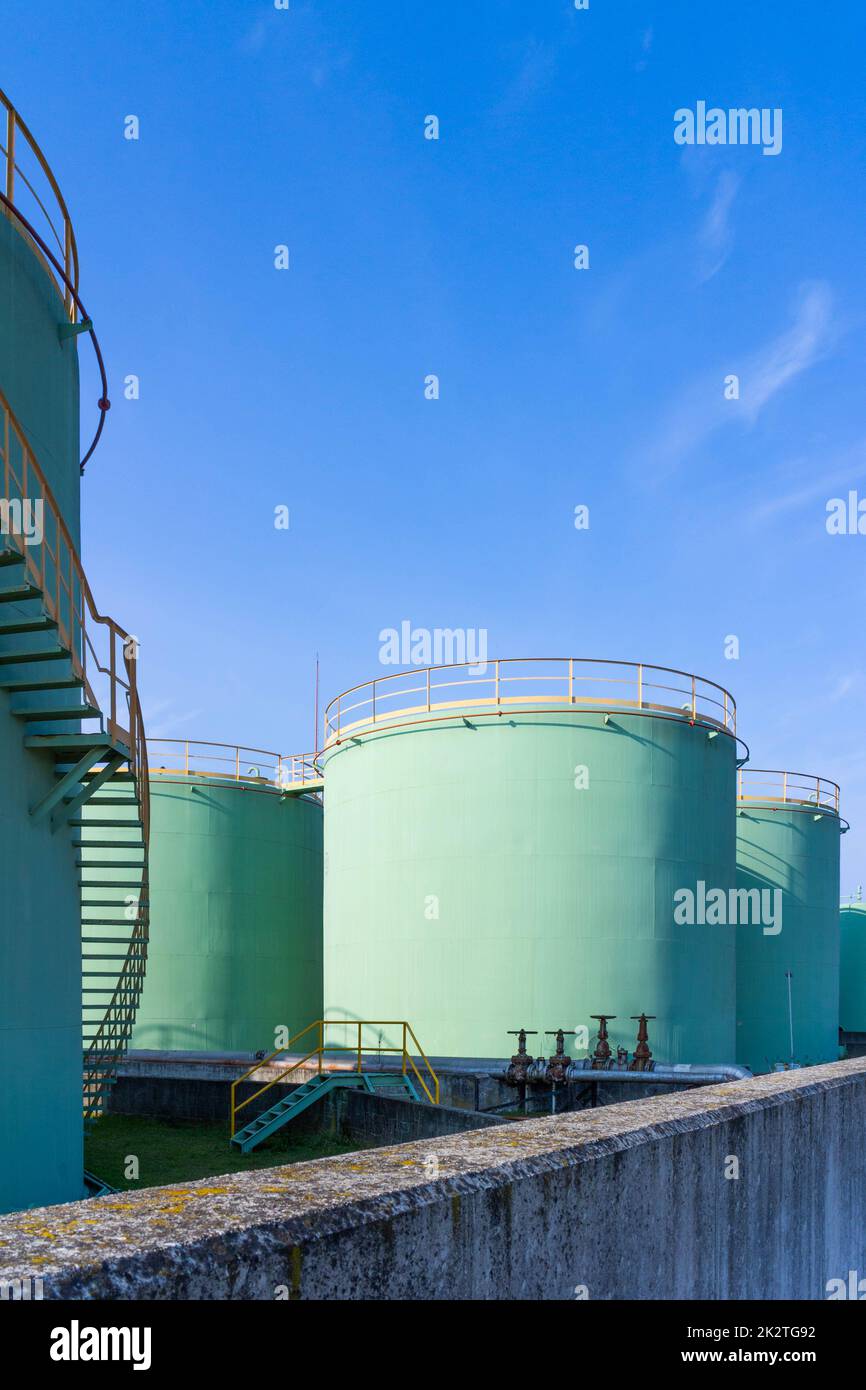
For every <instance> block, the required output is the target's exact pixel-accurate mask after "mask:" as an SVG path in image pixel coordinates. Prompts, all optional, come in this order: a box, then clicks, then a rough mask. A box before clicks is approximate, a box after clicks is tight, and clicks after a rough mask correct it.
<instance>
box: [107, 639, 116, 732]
mask: <svg viewBox="0 0 866 1390" xmlns="http://www.w3.org/2000/svg"><path fill="white" fill-rule="evenodd" d="M108 634H109V636H108V651H109V657H108V679H109V680H110V682H111V701H110V704H111V722H112V724H113V725H114V727H115V729H116V728H117V643H116V641H115V636H116V634H115V631H114V628H113V627H109V629H108Z"/></svg>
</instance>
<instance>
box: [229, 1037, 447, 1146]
mask: <svg viewBox="0 0 866 1390" xmlns="http://www.w3.org/2000/svg"><path fill="white" fill-rule="evenodd" d="M371 1028H372V1029H377V1030H378V1033H377V1036H376V1038H375V1041H372V1042H371V1040H370V1037H369V1030H370V1029H371ZM365 1029H366V1030H368V1032H367V1034H366V1035H365V1032H364V1030H365ZM396 1029H399V1030H400V1033H399V1034H397V1033H396V1032H395V1031H394V1030H396ZM385 1030H387V1032H386V1031H385ZM335 1032H336V1033H337V1034H338V1036H339V1038H340V1039H342V1041H337V1040H336V1039H335V1038H334V1033H335ZM347 1036H350V1037H351V1038H352V1041H351V1042H348V1043H347V1042H346V1041H345V1038H346V1037H347ZM398 1036H399V1037H400V1042H399V1044H398V1043H397V1042H396V1041H393V1042H388V1041H386V1038H394V1039H396V1038H397V1037H398ZM300 1043H302V1046H301V1047H300V1048H299V1047H298V1044H300ZM347 1053H348V1054H349V1055H350V1056H351V1058H352V1067H351V1070H350V1069H348V1068H347V1067H346V1066H345V1065H344V1064H342V1058H343V1056H345V1054H347ZM391 1054H393V1055H394V1056H396V1057H399V1058H400V1069H399V1071H395V1072H383V1071H382V1070H381V1069H380V1068H381V1060H382V1056H383V1055H391ZM413 1054H414V1055H413ZM416 1056H417V1057H418V1060H419V1061H420V1063H421V1067H420V1069H419V1067H418V1064H417V1062H416V1061H415V1057H416ZM278 1057H280V1058H283V1059H284V1060H283V1062H282V1063H281V1064H280V1066H279V1069H278V1072H277V1075H276V1076H274V1077H272V1079H271V1080H270V1081H268V1082H266V1083H265V1085H264V1086H261V1087H259V1089H258V1090H257V1091H254V1092H253V1094H252V1095H250V1096H247V1097H246V1099H245V1100H238V1087H239V1086H242V1085H244V1084H245V1083H249V1082H250V1081H251V1078H252V1077H254V1076H255V1074H256V1072H258V1071H260V1070H261V1068H262V1067H268V1066H272V1065H273V1063H274V1062H276V1059H277V1058H278ZM371 1063H375V1064H376V1065H371ZM312 1067H315V1069H316V1074H315V1076H313V1077H311V1078H310V1079H306V1078H305V1079H304V1081H303V1084H301V1085H300V1086H298V1087H297V1089H296V1090H295V1091H293V1092H291V1093H290V1094H289V1095H288V1096H287V1095H285V1094H284V1093H282V1094H281V1095H280V1096H279V1098H278V1099H277V1100H276V1101H274V1102H273V1103H272V1104H271V1105H270V1106H268V1107H267V1108H263V1107H262V1106H261V1105H260V1106H259V1107H258V1108H257V1110H255V1111H254V1112H253V1113H252V1114H250V1112H249V1111H248V1113H247V1115H246V1116H245V1117H244V1119H245V1123H244V1124H243V1125H242V1126H241V1125H240V1123H239V1116H240V1113H241V1111H242V1110H246V1109H247V1107H248V1106H249V1105H253V1104H254V1103H255V1102H256V1101H258V1100H259V1099H260V1098H261V1096H263V1095H264V1094H265V1093H266V1092H268V1091H271V1090H272V1089H273V1087H274V1086H285V1085H286V1083H287V1082H289V1083H291V1082H292V1081H293V1080H294V1079H295V1075H296V1073H297V1072H298V1071H300V1070H303V1071H309V1070H310V1069H311V1068H312ZM395 1084H396V1086H397V1087H398V1088H399V1089H402V1090H403V1091H404V1092H405V1094H406V1095H407V1096H408V1097H409V1098H410V1099H412V1100H414V1101H417V1102H419V1103H425V1102H426V1103H428V1104H430V1105H438V1104H439V1078H438V1076H437V1075H436V1073H435V1071H434V1070H433V1068H432V1067H431V1065H430V1063H429V1061H428V1060H427V1056H426V1054H425V1053H424V1050H423V1048H422V1047H421V1044H420V1043H419V1041H418V1039H417V1038H416V1036H415V1032H414V1030H413V1028H412V1025H411V1024H410V1023H407V1022H406V1020H405V1019H396V1020H395V1019H390V1020H386V1021H384V1022H383V1021H382V1020H380V1019H343V1018H319V1019H317V1020H316V1022H315V1023H310V1024H308V1025H307V1027H306V1028H303V1029H302V1030H301V1032H300V1033H295V1035H294V1036H293V1037H291V1038H289V1039H288V1041H287V1042H286V1043H285V1045H284V1046H283V1047H278V1048H277V1049H276V1051H275V1052H272V1053H271V1054H270V1055H269V1056H268V1057H262V1058H260V1059H259V1061H257V1062H256V1064H255V1066H254V1067H250V1069H249V1071H245V1072H244V1073H243V1075H242V1076H239V1077H238V1079H237V1080H236V1081H233V1082H232V1087H231V1134H230V1143H231V1144H232V1146H233V1147H234V1148H236V1149H240V1150H241V1152H242V1153H249V1152H250V1150H252V1149H254V1148H256V1146H257V1145H258V1144H260V1143H261V1142H262V1141H263V1140H264V1139H269V1138H270V1137H271V1135H272V1134H275V1133H276V1132H277V1130H278V1129H282V1127H283V1126H284V1125H285V1124H287V1123H288V1122H289V1121H290V1120H293V1119H295V1117H296V1116H298V1115H300V1114H302V1113H303V1112H304V1110H306V1109H308V1108H309V1107H310V1106H311V1105H315V1104H317V1103H318V1101H320V1100H323V1099H324V1097H325V1096H326V1095H327V1094H328V1092H329V1091H331V1090H334V1089H337V1088H340V1087H362V1088H363V1089H364V1090H366V1091H368V1092H369V1093H370V1094H371V1095H381V1094H383V1093H384V1088H385V1087H387V1088H388V1089H389V1090H390V1094H391V1095H392V1096H393V1095H394V1093H395V1092H394V1089H393V1086H394V1085H395Z"/></svg>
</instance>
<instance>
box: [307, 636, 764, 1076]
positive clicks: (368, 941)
mask: <svg viewBox="0 0 866 1390" xmlns="http://www.w3.org/2000/svg"><path fill="white" fill-rule="evenodd" d="M325 735H326V737H325V750H324V752H323V754H322V755H321V758H322V761H323V764H324V768H325V776H326V781H327V798H326V800H327V814H326V819H325V846H326V849H325V863H326V876H325V1008H326V1014H327V1016H328V1017H329V1018H338V1017H340V1018H346V1019H352V1018H360V1019H370V1020H377V1019H384V1020H394V1019H399V1020H402V1019H405V1020H407V1021H408V1022H409V1023H410V1024H411V1025H412V1027H413V1028H414V1030H415V1033H416V1034H417V1037H418V1040H419V1042H420V1044H421V1046H422V1047H423V1048H424V1050H425V1052H426V1053H427V1054H428V1055H429V1056H438V1057H462V1058H473V1057H478V1058H502V1057H503V1056H507V1055H509V1054H510V1053H511V1052H513V1051H514V1050H515V1039H513V1038H510V1037H509V1032H510V1031H511V1030H516V1029H519V1028H527V1029H535V1030H537V1032H538V1034H539V1036H538V1037H537V1038H530V1048H532V1049H534V1050H536V1051H538V1052H550V1051H552V1050H553V1039H552V1038H545V1037H543V1036H542V1035H543V1034H544V1033H545V1032H546V1031H547V1030H554V1029H557V1028H565V1029H575V1030H578V1029H580V1028H585V1029H589V1030H590V1033H594V1032H595V1030H596V1028H597V1024H595V1023H594V1022H593V1020H592V1015H594V1014H608V1015H616V1018H615V1020H614V1021H612V1022H611V1024H610V1026H609V1034H610V1039H611V1044H612V1046H613V1047H616V1046H617V1045H620V1046H623V1047H625V1048H627V1049H628V1050H629V1052H630V1053H631V1052H633V1050H634V1047H635V1040H636V1037H637V1031H638V1024H637V1022H635V1021H633V1019H632V1015H637V1014H640V1013H641V1012H646V1013H647V1014H650V1015H654V1020H653V1021H652V1022H651V1023H650V1025H649V1029H650V1047H651V1050H652V1052H653V1055H654V1057H655V1058H656V1059H657V1060H659V1061H663V1062H669V1063H685V1062H692V1063H697V1062H704V1063H722V1062H727V1063H730V1062H732V1061H733V1057H734V987H735V965H734V938H733V935H732V933H730V932H729V931H727V930H726V929H721V928H719V927H715V926H708V925H706V924H705V923H704V922H702V921H700V922H694V921H692V922H689V921H681V920H677V918H676V912H677V904H678V902H682V901H683V898H682V895H683V894H685V895H689V894H690V895H691V900H692V904H693V906H694V905H695V904H696V903H697V899H698V897H699V895H700V892H701V885H704V886H705V887H706V888H707V889H709V888H715V889H718V890H721V891H722V892H723V893H725V894H727V893H728V892H729V890H730V889H732V888H733V885H734V872H735V867H734V864H735V861H734V831H733V821H734V797H735V767H736V739H735V710H734V702H733V700H732V699H731V696H730V695H728V694H727V692H725V691H723V690H721V689H720V688H719V687H718V686H715V685H713V684H712V683H710V682H707V681H703V680H700V679H699V678H697V677H692V676H690V675H686V674H683V673H681V672H678V671H669V670H665V669H660V668H655V667H649V666H642V665H636V664H628V663H623V662H588V661H579V660H576V659H575V660H569V659H563V660H558V659H552V660H544V661H524V660H513V661H495V662H489V663H486V664H481V665H479V666H475V667H473V666H453V665H452V666H446V667H433V668H429V669H424V670H414V671H411V672H406V673H401V674H400V675H397V676H389V677H383V678H380V679H378V680H376V681H374V682H372V683H370V684H369V685H367V686H360V687H356V688H355V689H354V690H352V691H349V692H346V693H345V694H344V695H342V696H340V697H339V699H338V700H335V701H334V702H332V704H331V705H330V706H329V707H328V711H327V715H326V730H325ZM677 895H680V896H679V898H678V896H677ZM698 915H700V912H699V911H698ZM348 1031H349V1030H347V1034H348ZM397 1041H399V1039H398V1040H397ZM585 1046H586V1044H585V1041H584V1044H583V1049H582V1048H581V1046H580V1042H579V1039H578V1041H576V1042H575V1043H572V1044H570V1049H571V1055H574V1050H575V1049H576V1050H577V1052H578V1054H579V1055H584V1052H585ZM593 1046H594V1040H593V1041H591V1043H590V1048H592V1047H593Z"/></svg>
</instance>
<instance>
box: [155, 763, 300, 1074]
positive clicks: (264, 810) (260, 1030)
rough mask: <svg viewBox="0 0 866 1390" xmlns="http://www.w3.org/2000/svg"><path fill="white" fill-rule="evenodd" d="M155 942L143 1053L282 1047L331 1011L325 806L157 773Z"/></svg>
mask: <svg viewBox="0 0 866 1390" xmlns="http://www.w3.org/2000/svg"><path fill="white" fill-rule="evenodd" d="M150 883H151V892H150V897H151V928H150V930H151V940H150V948H149V954H148V966H147V978H146V981H145V986H144V993H143V996H142V1001H141V1005H140V1008H139V1012H138V1021H137V1024H136V1029H135V1033H134V1035H133V1039H132V1047H133V1048H135V1049H159V1050H168V1051H181V1050H195V1051H199V1050H204V1051H238V1052H241V1051H242V1052H254V1051H258V1050H259V1049H266V1050H267V1051H271V1050H272V1049H273V1048H274V1046H275V1041H274V1039H275V1030H276V1029H278V1028H281V1027H284V1028H287V1029H288V1030H289V1031H290V1032H291V1033H294V1032H297V1031H299V1030H300V1029H301V1028H303V1027H305V1026H306V1024H308V1023H310V1022H311V1021H312V1020H313V1019H316V1018H320V1017H321V1010H322V946H321V940H322V806H321V804H320V803H319V802H317V801H313V800H310V799H308V798H306V797H294V796H293V797H285V798H284V797H282V796H281V795H280V792H279V791H278V790H277V789H275V788H273V787H271V788H263V787H261V786H254V785H251V784H248V783H245V782H243V781H240V782H237V781H230V782H227V781H225V780H223V781H222V782H219V781H216V780H208V779H206V778H202V777H189V778H183V777H180V778H172V777H162V776H158V775H157V776H152V777H151V848H150Z"/></svg>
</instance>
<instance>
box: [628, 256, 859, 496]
mask: <svg viewBox="0 0 866 1390" xmlns="http://www.w3.org/2000/svg"><path fill="white" fill-rule="evenodd" d="M832 305H833V297H832V294H831V292H830V288H829V286H828V285H827V284H826V283H824V282H823V281H816V282H812V283H810V284H805V285H801V286H800V290H799V293H798V299H797V304H796V307H795V310H794V316H793V321H792V323H791V326H790V328H788V329H786V331H785V332H783V333H780V334H778V335H777V336H776V337H775V338H772V339H770V341H769V342H767V343H765V344H764V345H763V346H762V347H760V348H758V349H757V350H756V351H754V352H752V353H750V354H749V355H748V356H746V357H745V358H741V359H740V360H739V361H736V360H731V361H729V362H727V363H725V364H724V365H719V366H718V367H717V368H716V369H715V370H714V371H713V372H707V373H705V374H703V375H702V376H701V377H700V378H698V379H697V380H696V381H694V382H693V383H692V385H691V386H690V387H688V388H687V389H686V391H685V394H684V395H682V394H681V398H680V400H679V402H678V404H677V405H676V406H675V407H674V408H673V409H672V410H670V411H669V412H668V414H667V416H666V417H664V418H663V420H662V422H661V425H660V427H659V429H658V431H657V433H656V435H655V438H654V439H651V440H650V443H649V445H648V446H647V447H646V448H645V449H644V450H643V451H642V463H643V468H644V470H646V469H647V465H648V466H649V472H650V473H651V474H652V475H653V476H654V478H655V479H656V480H658V478H659V477H663V476H665V475H666V474H669V473H671V472H673V471H674V470H675V469H676V468H677V467H679V465H680V464H682V463H683V462H684V461H685V460H686V459H687V457H688V456H689V455H690V454H692V453H693V452H694V451H695V450H696V449H697V448H699V447H700V445H702V444H703V443H705V441H706V440H707V439H708V438H709V437H710V436H711V435H712V434H714V433H715V431H716V430H718V429H720V428H721V427H722V426H723V425H730V424H732V423H735V422H736V423H740V424H743V423H745V424H746V425H747V426H749V427H751V426H753V425H754V424H755V422H756V421H757V419H758V417H759V415H760V414H761V411H762V410H763V409H764V407H765V406H766V405H767V404H768V403H769V402H770V401H771V400H772V399H773V397H774V396H776V395H777V394H778V392H779V391H781V390H782V389H783V388H784V387H785V386H788V385H789V384H790V383H791V382H792V381H794V380H795V379H796V378H797V377H798V376H801V375H802V373H803V372H805V371H807V370H808V369H809V368H810V367H812V366H813V365H814V364H815V363H816V362H817V361H819V360H820V359H821V358H822V357H823V356H825V355H826V353H827V351H828V350H829V348H830V345H831V343H832V342H833V339H834V337H835V325H834V323H833V314H832ZM734 373H735V374H736V375H737V376H738V377H739V381H740V397H739V399H738V400H726V399H725V395H724V390H723V383H724V379H725V377H726V376H728V375H730V374H734Z"/></svg>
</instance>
